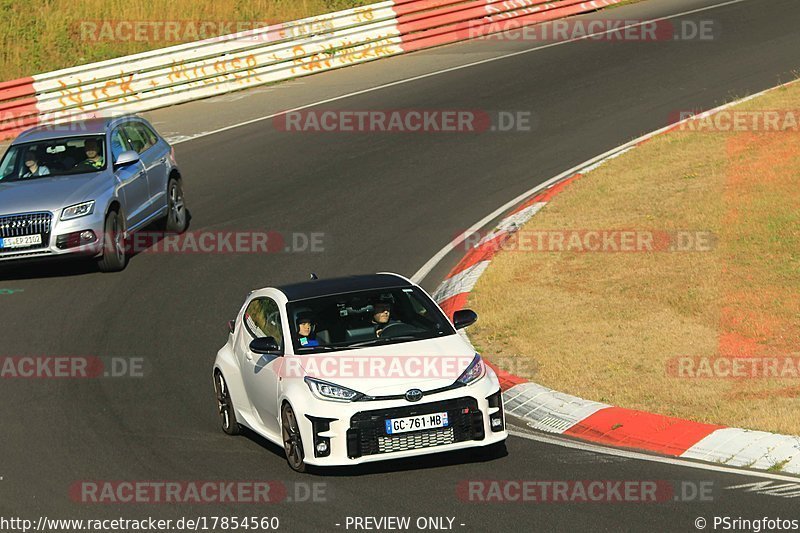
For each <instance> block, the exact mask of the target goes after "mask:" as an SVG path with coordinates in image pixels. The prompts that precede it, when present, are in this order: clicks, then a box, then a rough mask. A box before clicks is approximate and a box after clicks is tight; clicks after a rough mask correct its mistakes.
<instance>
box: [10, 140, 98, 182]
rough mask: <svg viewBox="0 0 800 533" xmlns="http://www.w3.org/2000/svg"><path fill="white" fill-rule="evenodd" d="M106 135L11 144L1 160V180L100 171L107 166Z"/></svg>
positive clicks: (23, 179) (29, 178) (20, 179)
mask: <svg viewBox="0 0 800 533" xmlns="http://www.w3.org/2000/svg"><path fill="white" fill-rule="evenodd" d="M105 144H106V143H105V137H103V136H102V135H92V136H86V137H66V138H63V139H48V140H45V141H38V142H32V143H25V144H19V145H15V146H12V147H11V148H9V149H8V151H7V152H6V154H5V155H4V156H3V160H2V162H0V180H2V181H3V182H8V181H26V180H31V179H37V178H44V177H52V176H69V175H72V174H86V173H89V172H100V171H102V170H105V168H106V152H105V148H106V147H105Z"/></svg>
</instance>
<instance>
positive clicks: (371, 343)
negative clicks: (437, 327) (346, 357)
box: [347, 335, 424, 348]
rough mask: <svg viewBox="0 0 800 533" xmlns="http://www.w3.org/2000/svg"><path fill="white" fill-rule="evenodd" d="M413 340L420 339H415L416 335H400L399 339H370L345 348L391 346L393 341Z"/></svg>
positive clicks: (417, 338) (418, 338)
mask: <svg viewBox="0 0 800 533" xmlns="http://www.w3.org/2000/svg"><path fill="white" fill-rule="evenodd" d="M423 338H424V337H423ZM415 340H420V337H417V336H416V335H401V336H399V337H386V338H385V339H382V338H380V337H378V338H377V339H370V340H368V341H362V342H357V343H355V344H348V345H347V347H348V348H358V347H359V346H375V345H377V344H391V343H392V342H393V341H415Z"/></svg>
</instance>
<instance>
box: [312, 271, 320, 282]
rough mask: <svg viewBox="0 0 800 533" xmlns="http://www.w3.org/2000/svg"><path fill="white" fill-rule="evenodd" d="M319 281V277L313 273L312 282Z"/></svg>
mask: <svg viewBox="0 0 800 533" xmlns="http://www.w3.org/2000/svg"><path fill="white" fill-rule="evenodd" d="M318 279H319V276H317V275H316V274H315V273H314V272H312V273H311V281H316V280H318Z"/></svg>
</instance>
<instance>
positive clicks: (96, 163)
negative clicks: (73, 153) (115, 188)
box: [75, 139, 104, 170]
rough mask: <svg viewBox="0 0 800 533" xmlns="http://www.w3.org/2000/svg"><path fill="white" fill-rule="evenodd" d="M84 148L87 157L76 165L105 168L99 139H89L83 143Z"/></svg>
mask: <svg viewBox="0 0 800 533" xmlns="http://www.w3.org/2000/svg"><path fill="white" fill-rule="evenodd" d="M83 150H84V152H86V159H84V160H83V161H81V162H80V163H78V164H77V165H75V166H84V167H87V166H88V167H91V168H94V169H97V170H99V169H101V168H103V165H104V162H103V156H102V155H101V154H100V148H99V146H98V144H97V141H95V140H94V139H89V140H87V141H86V142H85V143H84V144H83Z"/></svg>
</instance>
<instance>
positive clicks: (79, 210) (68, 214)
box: [61, 200, 94, 220]
mask: <svg viewBox="0 0 800 533" xmlns="http://www.w3.org/2000/svg"><path fill="white" fill-rule="evenodd" d="M92 213H94V200H92V201H89V202H82V203H79V204H75V205H71V206H69V207H65V208H64V210H63V211H62V212H61V220H71V219H73V218H78V217H85V216H86V215H91V214H92Z"/></svg>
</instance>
